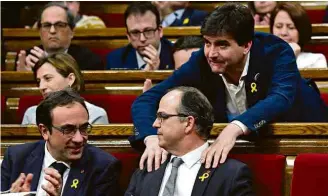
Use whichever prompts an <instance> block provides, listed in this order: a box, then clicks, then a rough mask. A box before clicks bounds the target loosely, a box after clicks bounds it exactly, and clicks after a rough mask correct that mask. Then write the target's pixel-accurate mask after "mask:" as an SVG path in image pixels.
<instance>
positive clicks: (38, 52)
mask: <svg viewBox="0 0 328 196" xmlns="http://www.w3.org/2000/svg"><path fill="white" fill-rule="evenodd" d="M74 27H75V23H74V16H73V15H72V13H71V12H70V11H69V10H68V9H67V7H65V6H64V4H63V3H60V2H51V3H49V4H47V5H45V7H44V8H43V11H42V12H41V15H40V19H39V21H38V28H39V31H40V38H41V44H42V45H40V46H34V47H33V48H31V49H29V50H27V51H25V50H21V51H20V52H19V54H18V59H17V62H16V63H17V70H18V71H30V70H32V68H33V67H34V65H35V63H36V62H38V60H39V59H40V58H41V57H42V56H44V55H48V54H51V53H54V52H65V53H66V52H67V53H68V54H70V55H71V56H72V57H73V58H74V59H75V60H76V61H77V63H78V65H79V67H80V69H81V70H103V69H104V65H103V62H102V60H101V59H100V57H99V56H98V55H96V54H94V53H92V52H91V51H90V50H89V49H88V48H85V47H81V46H78V45H74V44H71V41H72V38H73V34H74V32H73V30H74Z"/></svg>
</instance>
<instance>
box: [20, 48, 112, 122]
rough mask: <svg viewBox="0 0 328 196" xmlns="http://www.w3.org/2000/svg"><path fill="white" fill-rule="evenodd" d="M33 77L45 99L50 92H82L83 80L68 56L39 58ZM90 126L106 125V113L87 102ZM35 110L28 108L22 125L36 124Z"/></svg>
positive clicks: (57, 54) (55, 55) (77, 68)
mask: <svg viewBox="0 0 328 196" xmlns="http://www.w3.org/2000/svg"><path fill="white" fill-rule="evenodd" d="M33 72H34V77H35V79H36V81H37V83H38V85H39V89H40V91H41V94H42V96H43V97H44V98H45V97H46V96H47V95H48V94H49V93H50V92H53V91H58V90H62V89H64V88H66V87H71V88H72V89H74V90H75V91H77V92H79V91H83V90H84V80H83V76H82V73H81V71H80V69H79V67H78V66H77V64H76V61H75V60H74V59H73V58H72V57H71V56H70V55H68V54H65V53H54V54H51V55H48V56H47V57H44V58H41V59H40V60H39V61H38V62H37V63H36V65H35V66H34V68H33ZM85 105H86V107H87V109H88V113H89V123H90V124H108V117H107V113H106V111H105V110H104V109H103V108H100V107H98V106H95V105H93V104H91V103H89V102H87V101H85ZM36 108H37V106H32V107H30V108H28V109H27V110H26V112H25V114H24V117H23V122H22V124H23V125H27V124H36V116H35V115H36Z"/></svg>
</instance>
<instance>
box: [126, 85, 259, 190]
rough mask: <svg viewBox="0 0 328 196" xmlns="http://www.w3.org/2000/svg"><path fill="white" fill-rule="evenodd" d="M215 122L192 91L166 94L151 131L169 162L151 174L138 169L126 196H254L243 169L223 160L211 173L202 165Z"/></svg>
mask: <svg viewBox="0 0 328 196" xmlns="http://www.w3.org/2000/svg"><path fill="white" fill-rule="evenodd" d="M213 122H214V114H213V108H212V106H211V104H210V102H209V101H208V100H207V98H206V97H205V95H203V94H202V93H201V92H200V91H199V90H197V89H196V88H193V87H183V86H181V87H177V88H174V89H173V90H170V91H169V92H168V93H166V94H165V95H164V96H163V97H162V99H161V101H160V103H159V108H158V110H157V114H156V119H155V121H154V123H153V127H154V128H156V129H157V135H158V144H159V146H160V147H161V148H163V149H165V150H166V151H167V152H168V153H169V154H168V155H165V156H168V158H167V161H165V162H164V163H163V164H161V166H160V168H159V169H157V170H156V171H154V172H148V171H147V170H146V167H144V169H142V170H140V169H138V170H137V171H136V172H135V173H134V174H133V176H132V179H131V182H130V185H129V187H128V189H127V191H126V193H125V195H126V196H128V195H136V196H152V195H159V196H162V195H163V196H166V195H170V196H173V195H207V196H212V195H213V196H214V195H226V196H230V195H253V191H252V176H251V171H250V169H249V168H248V167H247V165H245V164H244V163H241V162H239V161H237V160H233V159H227V161H226V162H225V163H223V164H221V165H220V166H219V167H217V168H212V169H206V168H205V166H204V164H201V162H200V159H201V154H202V152H203V151H204V150H205V149H206V148H207V147H208V146H209V144H208V143H207V138H208V137H209V135H210V131H211V129H212V127H213ZM204 184H205V185H204ZM196 192H198V194H195V193H196ZM200 193H202V194H200Z"/></svg>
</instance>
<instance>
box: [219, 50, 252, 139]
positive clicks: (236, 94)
mask: <svg viewBox="0 0 328 196" xmlns="http://www.w3.org/2000/svg"><path fill="white" fill-rule="evenodd" d="M249 57H250V53H248V55H247V59H246V63H245V67H244V70H243V72H242V74H241V76H240V78H239V83H238V86H236V85H234V84H230V83H228V81H227V80H226V78H225V77H224V76H223V75H222V74H221V77H222V79H223V82H224V85H225V87H226V102H227V109H228V111H227V115H228V120H229V121H231V119H232V118H234V117H236V116H238V115H240V114H242V113H244V112H245V111H246V110H247V98H246V90H245V78H246V76H247V72H248V67H249ZM231 123H233V124H236V125H237V126H239V127H240V128H241V129H242V130H243V132H244V134H246V133H247V132H248V129H247V127H246V126H245V125H244V124H243V123H242V122H240V121H237V120H234V121H232V122H231Z"/></svg>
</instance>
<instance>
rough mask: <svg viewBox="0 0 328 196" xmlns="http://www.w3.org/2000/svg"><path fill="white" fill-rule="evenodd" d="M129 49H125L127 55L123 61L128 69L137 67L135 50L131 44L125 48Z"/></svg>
mask: <svg viewBox="0 0 328 196" xmlns="http://www.w3.org/2000/svg"><path fill="white" fill-rule="evenodd" d="M127 49H128V50H129V51H127V52H128V53H127V56H126V59H125V61H124V65H123V67H124V68H129V69H138V68H139V66H138V60H137V54H136V50H135V49H134V48H133V47H132V46H131V47H130V48H127Z"/></svg>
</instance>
